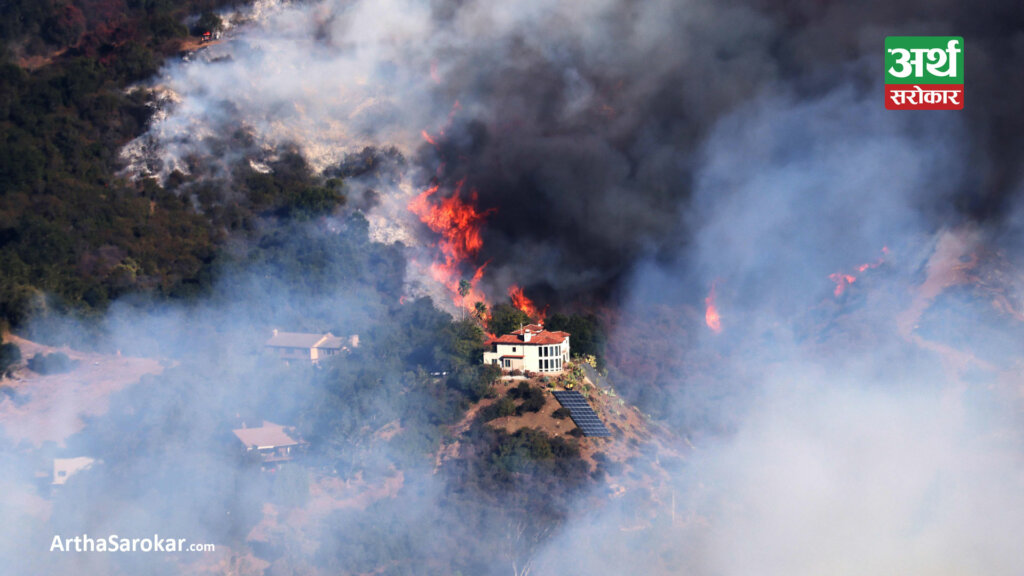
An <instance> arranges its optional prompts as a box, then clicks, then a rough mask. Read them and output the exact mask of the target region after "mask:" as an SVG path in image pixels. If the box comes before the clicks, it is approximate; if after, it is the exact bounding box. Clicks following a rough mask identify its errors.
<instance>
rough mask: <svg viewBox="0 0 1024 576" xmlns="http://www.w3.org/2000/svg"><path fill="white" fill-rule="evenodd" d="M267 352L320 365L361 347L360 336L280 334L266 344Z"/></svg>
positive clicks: (276, 332) (276, 333)
mask: <svg viewBox="0 0 1024 576" xmlns="http://www.w3.org/2000/svg"><path fill="white" fill-rule="evenodd" d="M265 346H266V348H267V350H269V351H271V352H272V353H274V354H276V355H277V356H279V357H281V358H283V359H285V360H302V361H307V362H312V363H313V364H317V363H319V362H320V361H321V360H323V359H324V358H328V357H330V356H334V355H336V354H340V353H341V352H344V351H347V350H348V349H349V348H348V347H349V346H352V347H353V348H355V347H358V346H359V336H351V337H349V338H347V339H346V338H342V337H340V336H335V335H334V334H331V333H330V332H328V333H326V334H310V333H306V332H279V331H277V330H274V335H273V336H271V337H270V339H269V340H267V342H266V344H265Z"/></svg>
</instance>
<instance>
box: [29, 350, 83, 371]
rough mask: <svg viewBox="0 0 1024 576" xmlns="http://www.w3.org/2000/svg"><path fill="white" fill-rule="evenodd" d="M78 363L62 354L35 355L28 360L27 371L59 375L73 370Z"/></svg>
mask: <svg viewBox="0 0 1024 576" xmlns="http://www.w3.org/2000/svg"><path fill="white" fill-rule="evenodd" d="M77 365H78V362H76V361H74V360H72V359H71V358H68V355H67V354H65V353H63V352H54V353H53V354H36V355H35V356H33V357H31V358H29V359H28V369H29V370H31V371H33V372H36V373H39V374H61V373H64V372H70V371H71V370H74V369H75V366H77Z"/></svg>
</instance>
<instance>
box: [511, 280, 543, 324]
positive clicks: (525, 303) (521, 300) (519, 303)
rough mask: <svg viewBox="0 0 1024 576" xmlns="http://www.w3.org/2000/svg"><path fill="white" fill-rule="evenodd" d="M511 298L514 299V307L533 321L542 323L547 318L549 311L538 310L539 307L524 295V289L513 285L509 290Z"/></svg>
mask: <svg viewBox="0 0 1024 576" xmlns="http://www.w3.org/2000/svg"><path fill="white" fill-rule="evenodd" d="M508 295H509V298H511V299H512V305H513V306H515V307H516V308H518V309H519V310H521V311H522V312H524V313H525V314H526V315H527V316H529V317H530V319H531V320H537V321H542V320H544V317H545V316H547V313H548V310H547V308H545V309H544V310H543V311H542V310H540V309H539V308H537V305H536V304H534V303H533V300H530V299H529V298H527V297H526V294H523V289H522V288H520V287H519V286H516V285H515V284H513V285H512V286H510V287H509V289H508Z"/></svg>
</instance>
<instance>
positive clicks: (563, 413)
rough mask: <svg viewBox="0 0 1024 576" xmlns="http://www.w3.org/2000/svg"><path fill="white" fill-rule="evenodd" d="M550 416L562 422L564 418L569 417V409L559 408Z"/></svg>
mask: <svg viewBox="0 0 1024 576" xmlns="http://www.w3.org/2000/svg"><path fill="white" fill-rule="evenodd" d="M551 416H553V417H555V418H558V419H559V420H564V419H565V418H568V417H569V409H568V408H559V409H558V410H555V411H554V412H553V413H552V414H551Z"/></svg>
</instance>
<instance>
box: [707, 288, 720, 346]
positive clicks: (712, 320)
mask: <svg viewBox="0 0 1024 576" xmlns="http://www.w3.org/2000/svg"><path fill="white" fill-rule="evenodd" d="M704 307H705V310H704V323H705V324H707V325H708V328H710V329H711V331H712V332H714V333H715V334H721V333H722V318H721V316H719V315H718V308H717V307H716V306H715V285H714V284H712V285H711V291H710V292H708V297H707V298H705V299H704Z"/></svg>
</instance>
